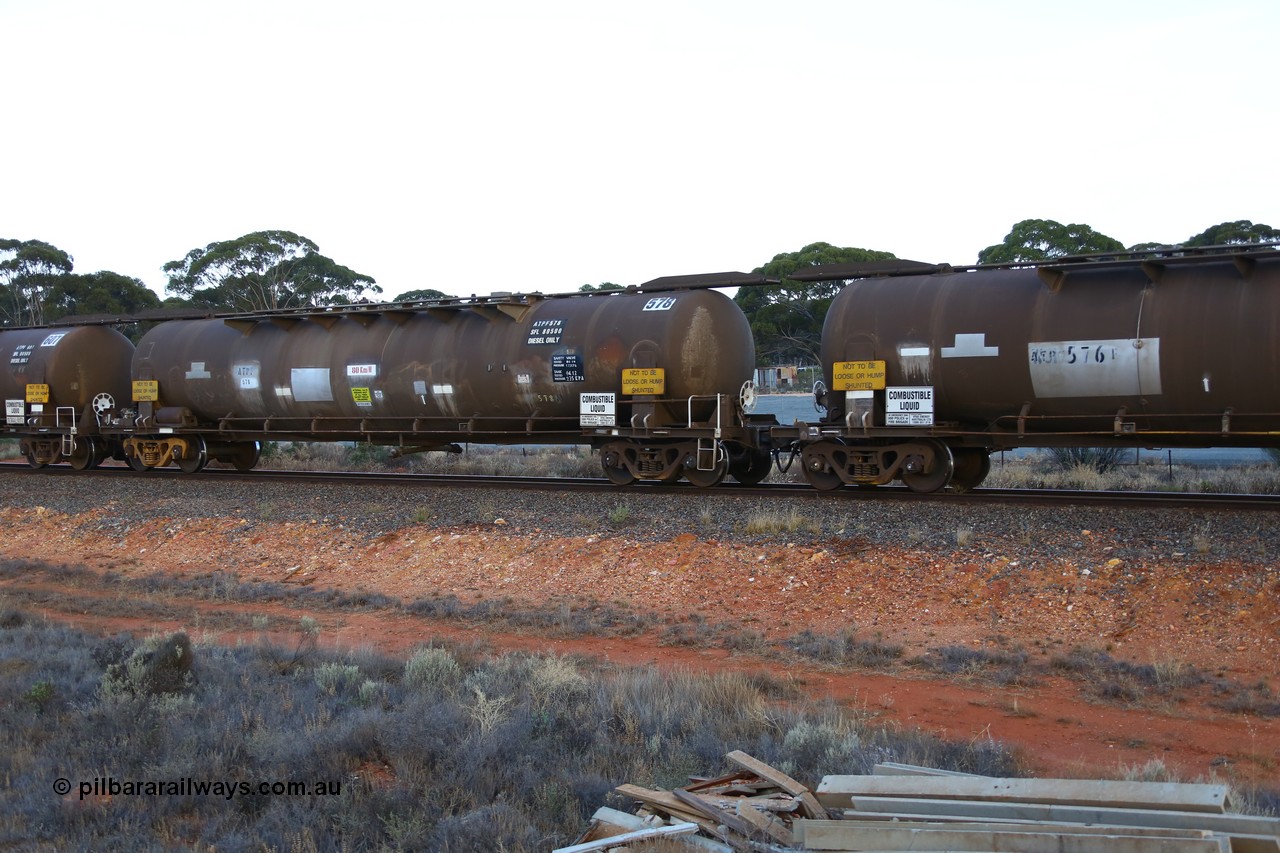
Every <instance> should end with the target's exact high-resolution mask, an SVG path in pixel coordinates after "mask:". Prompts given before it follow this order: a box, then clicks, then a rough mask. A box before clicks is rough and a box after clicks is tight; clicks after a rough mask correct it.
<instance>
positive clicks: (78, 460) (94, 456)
mask: <svg viewBox="0 0 1280 853" xmlns="http://www.w3.org/2000/svg"><path fill="white" fill-rule="evenodd" d="M105 458H106V452H105V451H104V449H103V447H102V444H101V443H100V442H99V441H98V440H97V439H94V438H77V439H76V442H75V447H74V448H73V449H72V451H71V455H70V456H68V457H67V462H68V463H69V464H70V465H71V467H72V468H74V469H76V470H77V471H87V470H89V469H90V468H97V467H98V465H100V464H101V463H102V460H103V459H105Z"/></svg>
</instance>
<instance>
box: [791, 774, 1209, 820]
mask: <svg viewBox="0 0 1280 853" xmlns="http://www.w3.org/2000/svg"><path fill="white" fill-rule="evenodd" d="M816 793H817V798H818V802H820V803H822V804H823V805H824V806H829V807H834V808H848V807H849V803H850V798H851V797H853V796H855V795H859V796H872V797H910V798H915V799H928V798H937V799H951V800H990V801H995V802H1019V803H1045V804H1061V805H1075V806H1102V807H1108V808H1127V809H1160V810H1178V811H1194V812H1210V813H1217V814H1221V813H1222V812H1223V811H1225V807H1226V804H1227V786H1226V785H1209V784H1203V783H1187V782H1122V781H1114V780H1108V779H997V778H992V777H986V776H973V777H966V776H945V777H935V776H826V777H824V778H823V780H822V783H821V784H820V785H818V790H817V792H816Z"/></svg>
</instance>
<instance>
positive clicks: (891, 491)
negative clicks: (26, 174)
mask: <svg viewBox="0 0 1280 853" xmlns="http://www.w3.org/2000/svg"><path fill="white" fill-rule="evenodd" d="M0 472H3V473H15V474H25V475H29V476H32V477H64V476H71V477H76V478H84V477H131V478H137V477H147V478H167V477H178V478H182V479H185V480H195V481H199V480H208V481H217V480H223V481H225V480H247V481H252V480H258V481H264V482H277V483H278V482H297V483H350V484H361V485H371V484H380V485H389V486H396V487H405V488H411V487H415V486H441V485H444V486H448V487H450V488H488V489H513V490H526V491H576V492H588V493H590V492H599V493H605V494H614V495H619V496H622V495H628V494H640V493H655V492H656V493H661V494H665V495H682V494H683V495H688V496H690V497H691V498H692V497H700V498H705V497H711V496H724V497H761V496H765V495H767V496H769V497H771V498H778V499H784V498H785V499H788V500H809V501H824V502H826V501H839V500H844V501H910V502H920V503H943V504H950V505H953V506H954V505H955V504H957V503H969V504H975V505H977V504H983V505H991V504H1033V505H1039V506H1045V505H1052V504H1072V505H1094V506H1097V505H1114V506H1127V507H1133V508H1144V507H1155V506H1162V507H1178V508H1187V509H1280V495H1253V494H1210V493H1201V492H1128V491H1082V490H1060V489H1058V490H1055V489H988V488H978V489H974V490H972V491H970V492H967V493H965V494H953V493H948V492H939V493H935V494H919V493H917V492H913V491H911V490H910V489H907V488H903V487H895V486H884V487H878V488H843V489H837V490H834V491H830V492H815V491H814V490H813V488H812V487H810V486H808V485H805V484H790V483H761V484H759V485H755V486H735V485H732V484H729V483H726V484H723V485H720V486H717V487H715V488H712V489H701V488H698V487H696V486H693V485H691V484H689V483H683V482H681V483H675V484H663V483H659V482H657V481H640V482H637V483H634V484H632V485H630V486H625V487H619V486H617V485H615V484H613V483H611V482H609V481H608V480H606V479H604V478H598V479H597V478H564V477H503V476H484V475H476V474H417V473H414V474H410V473H402V472H366V471H277V470H271V469H265V468H264V469H258V470H255V471H252V472H248V473H244V472H239V471H235V470H232V469H229V468H228V469H221V468H207V469H205V470H204V471H202V472H200V473H198V474H184V473H182V472H181V471H179V470H177V469H173V468H157V469H153V470H150V471H146V472H141V473H140V472H137V471H134V470H132V469H131V468H128V467H125V466H103V467H101V468H98V469H95V470H93V471H75V470H73V469H71V468H70V467H65V466H51V467H48V468H41V469H39V470H35V469H32V468H31V467H30V466H28V465H26V464H25V463H14V462H4V463H0Z"/></svg>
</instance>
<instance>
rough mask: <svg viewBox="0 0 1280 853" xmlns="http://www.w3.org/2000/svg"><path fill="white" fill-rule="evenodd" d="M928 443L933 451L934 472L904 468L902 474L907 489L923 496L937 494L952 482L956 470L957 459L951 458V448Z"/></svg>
mask: <svg viewBox="0 0 1280 853" xmlns="http://www.w3.org/2000/svg"><path fill="white" fill-rule="evenodd" d="M927 443H928V446H929V447H930V448H932V449H933V457H934V458H933V470H932V471H929V472H925V471H912V470H909V469H906V468H904V470H903V472H902V482H903V483H906V485H907V488H908V489H910V490H911V491H913V492H916V493H918V494H922V495H927V494H931V493H932V492H936V491H938V490H939V489H941V488H942V487H943V486H945V485H946V484H947V483H949V482H951V478H952V476H953V475H954V474H955V468H956V463H955V459H954V458H952V456H951V448H949V447H947V446H946V445H945V444H943V443H942V442H940V441H930V442H927ZM921 462H923V460H921ZM908 464H910V463H908Z"/></svg>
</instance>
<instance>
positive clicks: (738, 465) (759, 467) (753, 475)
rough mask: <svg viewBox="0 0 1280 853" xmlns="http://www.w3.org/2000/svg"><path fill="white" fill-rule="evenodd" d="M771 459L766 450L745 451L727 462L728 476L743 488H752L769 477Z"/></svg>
mask: <svg viewBox="0 0 1280 853" xmlns="http://www.w3.org/2000/svg"><path fill="white" fill-rule="evenodd" d="M772 464H773V457H772V456H770V455H769V451H767V450H758V449H755V450H747V451H746V452H744V453H743V454H742V455H740V456H735V457H733V458H732V459H730V461H729V476H730V477H732V478H733V479H735V480H737V481H738V482H739V483H741V484H742V485H744V486H754V485H755V484H756V483H759V482H760V481H761V480H763V479H764V478H765V477H768V476H769V469H770V467H772Z"/></svg>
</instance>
